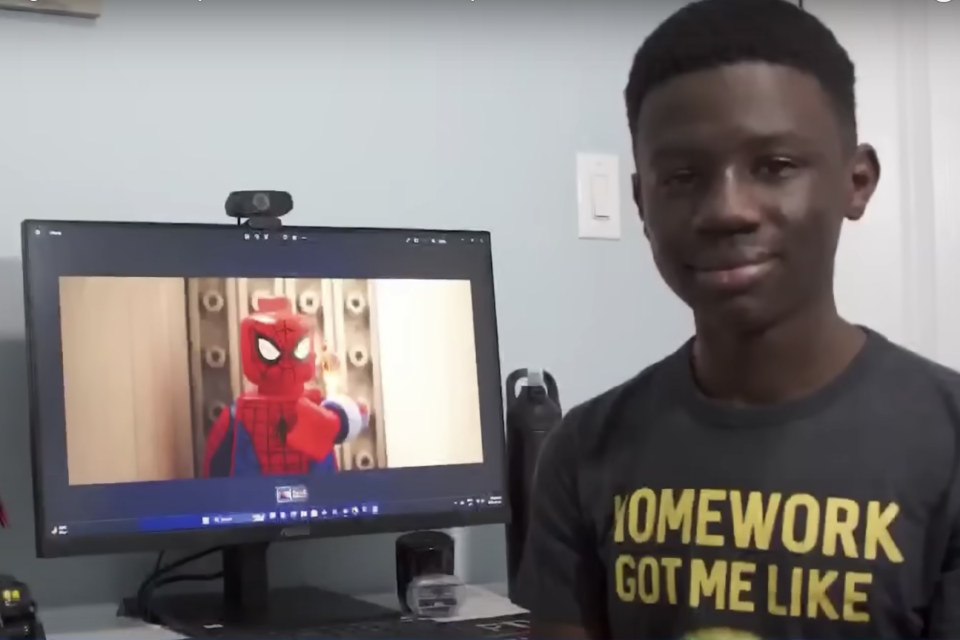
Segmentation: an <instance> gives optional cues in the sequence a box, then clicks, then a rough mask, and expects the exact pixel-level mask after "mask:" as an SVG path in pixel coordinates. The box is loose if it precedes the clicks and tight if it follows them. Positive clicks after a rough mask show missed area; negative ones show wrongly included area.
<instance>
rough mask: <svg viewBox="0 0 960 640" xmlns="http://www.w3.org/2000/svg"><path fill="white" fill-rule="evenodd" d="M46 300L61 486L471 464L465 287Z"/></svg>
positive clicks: (258, 286)
mask: <svg viewBox="0 0 960 640" xmlns="http://www.w3.org/2000/svg"><path fill="white" fill-rule="evenodd" d="M59 289H60V326H61V336H62V338H61V339H62V347H61V349H62V353H63V373H64V404H65V414H66V432H67V468H68V478H69V482H70V484H71V485H98V484H111V483H121V482H150V481H164V480H188V479H195V478H210V477H217V478H220V477H231V476H260V475H262V476H284V475H301V474H332V473H344V474H347V473H358V472H362V471H367V470H371V469H399V468H408V467H429V466H442V465H457V464H479V463H482V462H483V442H482V437H481V429H480V398H479V389H478V386H477V365H476V361H477V356H476V337H475V335H474V329H473V304H472V294H471V288H470V282H469V281H467V280H409V279H390V280H382V279H370V280H344V279H324V278H202V277H201V278H173V277H166V278H164V277H152V278H136V277H134V278H131V277H103V276H67V277H62V278H60V282H59ZM307 430H310V431H311V433H306V434H301V433H300V432H301V431H307Z"/></svg>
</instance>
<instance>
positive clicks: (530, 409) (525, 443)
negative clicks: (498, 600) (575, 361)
mask: <svg viewBox="0 0 960 640" xmlns="http://www.w3.org/2000/svg"><path fill="white" fill-rule="evenodd" d="M518 387H519V391H518V390H517V389H518ZM506 398H507V484H508V486H507V490H508V491H509V497H510V511H511V521H510V524H508V525H507V584H508V595H509V596H510V599H511V600H514V599H515V596H516V594H515V591H516V581H517V574H518V572H519V571H520V562H521V560H522V558H523V545H524V542H525V539H526V536H527V521H528V517H529V512H530V494H531V493H532V492H533V472H534V468H535V467H536V464H537V458H538V457H539V455H540V449H541V447H542V446H543V441H544V439H545V438H546V437H547V434H548V433H549V432H550V430H551V429H553V428H554V427H555V426H557V425H558V424H559V423H560V419H561V417H562V413H561V411H560V395H559V391H558V390H557V382H556V380H555V379H554V377H553V376H552V375H550V374H549V373H547V372H546V371H535V370H527V369H517V370H516V371H514V372H513V373H511V374H510V375H509V376H508V377H507V393H506Z"/></svg>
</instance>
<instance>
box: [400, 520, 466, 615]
mask: <svg viewBox="0 0 960 640" xmlns="http://www.w3.org/2000/svg"><path fill="white" fill-rule="evenodd" d="M453 550H454V549H453V538H451V537H450V536H449V535H447V534H446V533H443V532H442V531H414V532H413V533H405V534H404V535H402V536H400V537H399V538H397V597H398V598H399V599H400V608H401V609H403V612H404V613H410V606H409V605H408V604H407V587H409V586H410V582H411V581H412V580H413V579H414V578H419V577H420V576H426V575H435V574H440V575H446V576H452V575H456V574H455V572H454V569H455V567H454V566H453Z"/></svg>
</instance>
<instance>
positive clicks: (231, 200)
mask: <svg viewBox="0 0 960 640" xmlns="http://www.w3.org/2000/svg"><path fill="white" fill-rule="evenodd" d="M226 210H227V215H228V216H230V217H231V218H236V219H237V224H246V225H248V226H250V227H254V228H257V229H277V228H279V227H281V226H282V224H283V223H282V222H281V221H280V218H281V217H283V216H285V215H287V214H288V213H290V212H291V211H292V210H293V196H292V195H290V194H289V193H288V192H286V191H234V192H233V193H231V194H230V195H229V196H227V202H226Z"/></svg>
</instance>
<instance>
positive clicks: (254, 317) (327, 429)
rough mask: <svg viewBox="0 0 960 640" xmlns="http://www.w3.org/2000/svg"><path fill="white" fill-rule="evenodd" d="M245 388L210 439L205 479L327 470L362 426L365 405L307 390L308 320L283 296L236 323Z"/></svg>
mask: <svg viewBox="0 0 960 640" xmlns="http://www.w3.org/2000/svg"><path fill="white" fill-rule="evenodd" d="M240 354H241V360H242V364H243V375H244V376H245V377H246V378H247V380H249V381H250V382H251V383H252V384H253V385H255V386H256V389H255V390H252V391H245V392H243V393H242V394H240V396H239V397H238V398H237V399H236V401H235V402H234V403H233V404H231V405H230V406H229V407H228V408H226V409H224V410H223V412H221V414H220V416H219V417H218V418H217V421H216V422H215V423H214V424H213V428H212V429H211V430H210V435H209V436H207V443H206V450H205V452H204V460H203V475H204V477H207V478H223V477H230V476H259V475H298V474H306V473H331V472H335V471H337V470H338V466H337V460H336V456H335V455H334V447H335V446H336V445H338V444H341V443H343V442H346V441H348V440H350V439H352V438H354V437H356V435H357V434H359V433H360V432H361V431H362V430H363V429H365V428H366V426H367V410H366V407H362V406H360V405H358V404H357V403H356V402H355V401H353V400H351V399H349V398H326V399H324V398H323V396H322V394H321V392H320V390H319V389H313V388H311V389H307V388H306V383H307V382H308V381H310V380H312V379H313V377H314V375H315V373H316V367H317V364H316V360H317V354H316V350H315V348H314V344H313V332H312V329H311V327H310V323H309V322H308V321H307V319H306V318H304V317H303V316H301V315H298V314H296V313H294V311H293V308H292V305H291V304H290V301H289V300H288V299H287V298H264V299H261V300H260V303H259V304H258V305H257V312H256V313H254V314H251V315H249V316H247V317H246V318H244V319H243V320H242V321H241V323H240Z"/></svg>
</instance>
